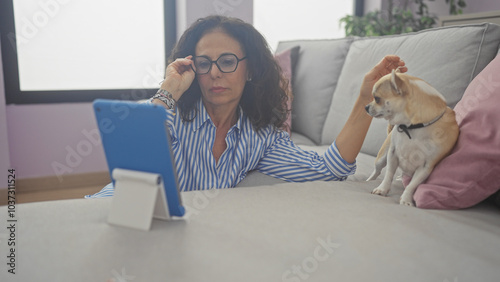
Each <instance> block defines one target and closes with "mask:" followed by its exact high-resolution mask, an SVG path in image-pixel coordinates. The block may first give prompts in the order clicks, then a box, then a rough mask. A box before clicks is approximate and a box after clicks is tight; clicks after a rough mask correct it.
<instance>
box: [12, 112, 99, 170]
mask: <svg viewBox="0 0 500 282" xmlns="http://www.w3.org/2000/svg"><path fill="white" fill-rule="evenodd" d="M7 119H8V126H7V128H8V136H9V145H10V160H11V164H12V166H13V167H15V168H16V170H17V174H18V176H19V178H31V177H40V176H52V175H57V176H60V177H63V176H64V175H67V174H73V173H87V172H96V171H105V170H106V161H105V158H104V152H103V149H102V146H101V142H100V138H99V135H98V134H97V133H98V132H97V125H96V122H95V118H94V116H93V111H92V106H91V104H90V103H75V104H38V105H37V104H33V105H8V106H7ZM60 179H61V178H60Z"/></svg>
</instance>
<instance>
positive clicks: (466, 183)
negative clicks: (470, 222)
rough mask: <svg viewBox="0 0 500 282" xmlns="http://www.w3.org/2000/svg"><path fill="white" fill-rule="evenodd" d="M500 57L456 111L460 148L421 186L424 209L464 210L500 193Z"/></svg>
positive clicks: (419, 193) (418, 193) (420, 203)
mask: <svg viewBox="0 0 500 282" xmlns="http://www.w3.org/2000/svg"><path fill="white" fill-rule="evenodd" d="M498 74H500V56H497V57H496V58H495V59H494V60H493V61H491V62H490V64H488V66H486V68H485V69H484V70H483V71H482V72H481V73H479V74H478V75H477V77H476V78H474V80H473V81H472V82H471V83H470V84H469V86H468V87H467V89H466V90H465V93H464V95H463V97H462V100H460V102H458V104H457V105H456V107H455V113H456V119H457V122H458V125H459V127H460V135H459V137H458V141H457V144H456V145H455V147H454V149H453V151H452V152H451V154H450V155H449V156H448V157H446V158H444V159H443V160H442V161H441V162H440V163H439V164H438V165H437V166H436V167H435V168H434V171H433V172H432V173H431V175H430V176H429V178H428V179H427V181H426V182H425V183H423V184H421V185H419V186H418V188H417V190H416V192H415V195H414V197H413V198H414V200H415V203H416V205H417V207H419V208H426V209H460V208H467V207H471V206H474V205H476V204H478V203H479V202H481V201H483V200H485V199H486V198H488V197H489V196H490V195H492V194H494V193H495V192H496V191H498V190H500V76H499V75H498Z"/></svg>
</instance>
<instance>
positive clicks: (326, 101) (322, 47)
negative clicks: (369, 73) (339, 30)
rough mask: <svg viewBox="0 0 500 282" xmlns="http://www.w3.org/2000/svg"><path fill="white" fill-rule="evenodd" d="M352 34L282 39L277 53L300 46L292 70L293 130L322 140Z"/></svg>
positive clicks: (318, 142) (313, 139) (315, 140)
mask: <svg viewBox="0 0 500 282" xmlns="http://www.w3.org/2000/svg"><path fill="white" fill-rule="evenodd" d="M352 40H353V39H352V38H345V39H330V40H298V41H286V42H280V44H279V45H278V48H277V49H276V53H279V52H281V51H283V50H285V49H289V48H293V47H295V46H300V49H299V57H298V58H297V61H296V65H295V68H294V69H293V70H292V75H293V79H292V89H293V96H294V97H293V104H292V108H293V110H292V130H293V131H294V132H296V133H300V134H303V135H305V136H306V137H308V138H309V139H311V140H312V141H314V143H316V144H320V143H321V134H322V132H323V125H324V124H325V120H326V116H327V114H328V111H329V106H330V104H331V101H332V97H333V91H334V90H335V88H336V87H337V82H338V78H339V75H340V71H341V70H342V65H343V64H344V60H345V58H346V55H347V51H348V50H349V46H350V45H351V42H352Z"/></svg>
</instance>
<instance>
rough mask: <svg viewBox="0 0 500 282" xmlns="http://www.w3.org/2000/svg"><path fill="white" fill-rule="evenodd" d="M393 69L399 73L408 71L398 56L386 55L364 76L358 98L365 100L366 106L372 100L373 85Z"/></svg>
mask: <svg viewBox="0 0 500 282" xmlns="http://www.w3.org/2000/svg"><path fill="white" fill-rule="evenodd" d="M394 69H399V71H400V72H407V71H408V68H407V67H406V66H405V62H404V61H403V60H401V59H400V58H399V56H396V55H387V56H385V57H384V58H383V59H382V60H381V61H380V62H379V63H378V64H377V65H375V66H374V67H373V68H372V69H371V70H370V71H369V72H368V73H367V74H366V75H365V77H364V79H363V84H362V85H361V92H360V98H362V99H363V100H366V104H368V103H369V102H370V101H371V100H372V99H373V96H372V89H373V86H374V85H375V83H376V82H377V81H378V80H379V79H380V78H382V77H383V76H384V75H387V74H389V73H391V72H392V70H394Z"/></svg>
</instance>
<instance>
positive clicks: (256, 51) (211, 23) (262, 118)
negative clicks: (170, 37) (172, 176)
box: [169, 16, 288, 131]
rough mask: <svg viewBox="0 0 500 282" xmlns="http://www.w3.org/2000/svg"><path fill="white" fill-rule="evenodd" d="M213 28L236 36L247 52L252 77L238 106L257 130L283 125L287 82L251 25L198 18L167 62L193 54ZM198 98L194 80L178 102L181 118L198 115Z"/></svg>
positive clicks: (242, 22)
mask: <svg viewBox="0 0 500 282" xmlns="http://www.w3.org/2000/svg"><path fill="white" fill-rule="evenodd" d="M214 29H221V30H223V31H224V32H226V33H227V34H228V35H229V36H231V37H233V38H234V39H236V40H237V41H238V42H239V43H240V45H241V46H242V48H243V51H244V52H245V54H246V57H247V68H248V71H249V74H250V77H251V78H252V79H251V81H247V83H246V85H245V88H244V89H243V95H242V98H241V101H240V106H241V108H242V109H243V111H244V112H245V114H246V115H247V116H248V117H249V118H250V121H251V122H252V125H253V127H254V130H256V131H259V130H260V129H262V128H264V127H265V126H267V125H269V124H272V125H274V126H275V127H276V128H282V127H283V124H284V122H285V120H286V117H287V114H288V110H287V107H286V103H287V100H288V95H287V92H286V89H288V81H287V80H286V79H285V78H284V77H283V75H282V71H281V68H280V66H279V65H278V63H277V62H276V60H275V59H274V56H273V54H272V53H271V50H270V49H269V46H268V44H267V42H266V40H265V39H264V37H263V36H262V35H261V34H260V33H259V32H258V31H257V30H256V29H255V28H254V27H253V26H252V25H250V24H248V23H245V22H244V21H242V20H240V19H237V18H231V17H225V16H208V17H205V18H201V19H198V20H197V21H196V22H195V23H193V24H192V25H191V26H190V27H189V28H188V29H187V30H186V31H185V32H184V34H183V35H182V36H181V38H180V39H179V42H178V43H177V45H176V46H175V47H174V49H173V50H172V54H171V55H170V58H169V63H171V62H173V61H175V60H176V59H177V58H185V57H187V56H189V55H193V56H194V55H195V48H196V44H197V43H198V41H199V40H200V39H201V37H203V35H205V34H207V33H208V32H210V31H212V30H214ZM200 97H201V90H200V86H199V84H198V82H197V80H196V79H195V80H194V81H193V83H192V84H191V86H190V87H189V89H188V90H186V92H185V93H184V94H183V95H182V96H181V98H180V99H179V101H178V102H177V106H178V107H179V108H180V112H181V117H182V119H183V121H192V120H193V119H194V117H195V116H196V114H197V113H196V108H195V106H196V102H197V101H198V100H199V99H200Z"/></svg>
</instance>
